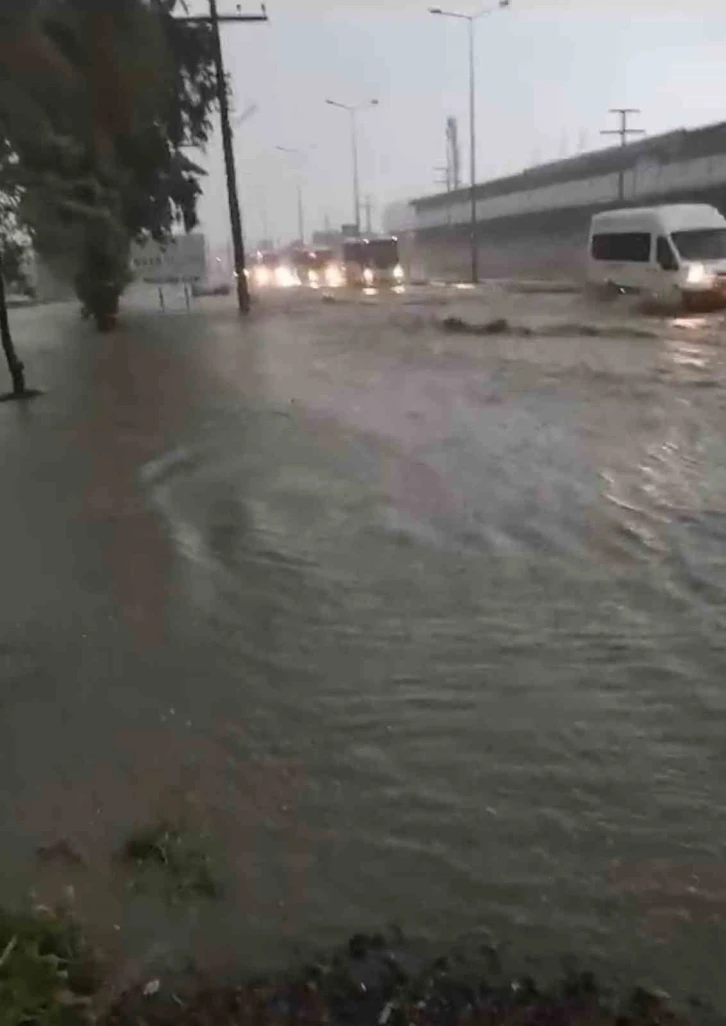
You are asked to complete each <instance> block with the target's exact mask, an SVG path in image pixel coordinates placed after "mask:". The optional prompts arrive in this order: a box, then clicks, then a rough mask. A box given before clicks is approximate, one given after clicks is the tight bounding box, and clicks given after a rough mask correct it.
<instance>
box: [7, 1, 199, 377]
mask: <svg viewBox="0 0 726 1026" xmlns="http://www.w3.org/2000/svg"><path fill="white" fill-rule="evenodd" d="M183 14H184V4H183V2H182V0H155V2H154V3H148V2H146V0H108V2H105V3H88V2H87V0H23V3H10V4H4V5H3V10H2V12H0V274H1V275H2V277H3V279H4V280H5V282H6V284H9V283H15V282H17V281H18V280H19V279H20V278H21V277H22V274H23V270H22V254H24V253H26V252H27V251H28V249H29V248H31V247H32V248H33V249H34V250H35V252H36V253H37V254H38V255H39V256H40V257H41V258H42V259H43V260H45V261H46V263H47V264H48V265H49V266H51V267H52V268H54V269H55V270H57V272H58V273H59V274H60V275H61V276H63V277H65V278H67V279H69V280H70V281H72V282H73V284H74V286H75V289H76V292H77V295H78V297H79V299H80V300H81V302H82V304H83V305H84V308H85V310H86V311H87V313H88V314H89V315H90V316H92V317H93V319H94V320H95V322H96V324H97V326H98V327H99V329H100V330H109V329H111V328H112V327H113V326H114V323H115V320H116V315H117V311H118V302H119V297H120V295H121V293H122V292H123V290H124V288H125V287H126V285H127V284H128V282H129V277H130V276H129V259H130V251H131V244H132V242H133V241H134V240H140V239H143V238H154V239H157V240H163V239H165V238H167V237H168V236H169V235H170V233H171V231H172V229H173V228H174V227H175V226H177V225H181V226H183V227H184V228H186V229H187V230H189V229H191V228H192V227H193V226H194V225H195V224H196V207H197V200H198V198H199V195H200V193H201V187H200V178H201V176H202V174H203V172H202V170H201V169H200V168H199V167H198V166H196V165H195V164H194V163H193V162H192V161H191V160H190V159H189V157H188V156H187V152H188V148H189V147H198V148H203V147H204V146H205V144H206V142H207V140H208V138H209V134H210V130H211V121H210V118H211V116H212V114H213V112H214V106H215V99H216V93H215V84H216V80H215V69H214V51H213V41H212V36H211V33H210V29H209V27H208V26H207V25H205V24H200V23H186V22H183V21H181V20H179V18H178V17H175V15H183ZM185 151H186V152H185ZM0 291H1V290H0ZM2 298H3V297H2V295H0V306H1V305H2ZM0 327H1V328H2V329H3V345H4V348H5V353H6V356H7V357H8V363H9V367H10V372H11V377H12V380H13V390H14V391H15V392H22V391H23V390H24V388H25V383H24V380H23V375H22V365H21V364H20V361H19V360H17V359H15V360H13V358H12V355H11V352H10V350H11V348H12V342H11V340H10V337H9V328H8V327H7V325H3V323H2V317H1V316H0Z"/></svg>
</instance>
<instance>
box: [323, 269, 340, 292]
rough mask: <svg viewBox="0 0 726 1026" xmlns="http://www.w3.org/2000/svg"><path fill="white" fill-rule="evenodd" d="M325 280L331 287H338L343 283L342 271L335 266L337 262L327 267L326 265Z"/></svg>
mask: <svg viewBox="0 0 726 1026" xmlns="http://www.w3.org/2000/svg"><path fill="white" fill-rule="evenodd" d="M325 281H326V282H327V284H328V285H329V286H330V288H331V289H337V288H340V286H341V285H342V284H343V272H342V271H341V269H340V268H339V267H338V266H337V264H330V266H329V267H326V269H325Z"/></svg>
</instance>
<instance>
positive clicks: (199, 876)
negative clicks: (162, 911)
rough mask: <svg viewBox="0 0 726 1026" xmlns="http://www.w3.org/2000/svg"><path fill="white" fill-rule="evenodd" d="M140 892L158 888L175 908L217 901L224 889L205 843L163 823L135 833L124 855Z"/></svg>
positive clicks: (122, 854) (129, 840)
mask: <svg viewBox="0 0 726 1026" xmlns="http://www.w3.org/2000/svg"><path fill="white" fill-rule="evenodd" d="M121 859H122V862H123V863H124V864H125V865H126V866H127V867H128V868H129V869H130V870H131V872H132V874H133V884H134V887H135V888H136V889H138V890H143V889H144V888H149V887H156V888H157V889H160V890H161V891H162V892H163V893H164V894H165V895H166V897H167V899H168V900H169V901H170V902H172V903H173V904H178V903H182V902H184V901H190V900H194V899H196V898H218V897H219V896H220V894H221V887H220V884H219V881H218V879H217V877H216V875H215V872H214V866H213V862H212V858H211V856H210V854H209V851H208V850H207V846H206V845H205V844H204V842H203V840H202V839H200V838H197V837H193V836H191V835H190V834H188V833H186V832H184V831H183V830H180V829H178V828H177V827H174V826H170V825H169V824H166V823H162V824H159V825H157V826H152V827H149V828H147V829H144V830H139V831H137V832H136V833H134V834H133V835H132V836H131V837H130V838H129V839H128V841H127V842H126V843H125V845H124V847H123V850H122V852H121Z"/></svg>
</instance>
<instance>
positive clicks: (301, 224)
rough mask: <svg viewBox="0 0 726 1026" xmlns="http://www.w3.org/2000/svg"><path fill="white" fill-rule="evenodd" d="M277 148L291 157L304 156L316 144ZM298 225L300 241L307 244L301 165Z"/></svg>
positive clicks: (298, 179)
mask: <svg viewBox="0 0 726 1026" xmlns="http://www.w3.org/2000/svg"><path fill="white" fill-rule="evenodd" d="M275 149H276V150H277V151H278V153H286V154H287V155H288V156H290V157H302V158H304V157H305V156H306V155H307V154H308V153H310V151H311V150H314V149H315V147H314V146H306V147H295V146H276V147H275ZM297 171H298V173H297V225H298V236H299V238H300V242H301V243H302V244H303V246H304V245H305V211H304V208H303V193H302V179H301V176H300V170H299V166H298V169H297Z"/></svg>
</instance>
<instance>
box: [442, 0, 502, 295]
mask: <svg viewBox="0 0 726 1026" xmlns="http://www.w3.org/2000/svg"><path fill="white" fill-rule="evenodd" d="M509 5H510V0H499V4H498V7H491V8H488V9H487V10H484V11H479V12H478V14H460V13H459V12H458V11H444V10H442V9H441V8H440V7H429V13H430V14H440V15H442V16H443V17H445V18H459V20H461V21H466V22H468V23H469V178H470V189H471V191H470V196H469V199H470V214H469V246H470V249H471V281H472V284H473V285H477V284H478V282H479V245H478V240H477V231H476V60H475V57H476V53H475V46H474V44H475V29H476V23H477V21H478V20H479V18H483V17H484V15H485V14H492V13H493V12H494V11H495V10H498V9H502V8H506V7H509Z"/></svg>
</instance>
